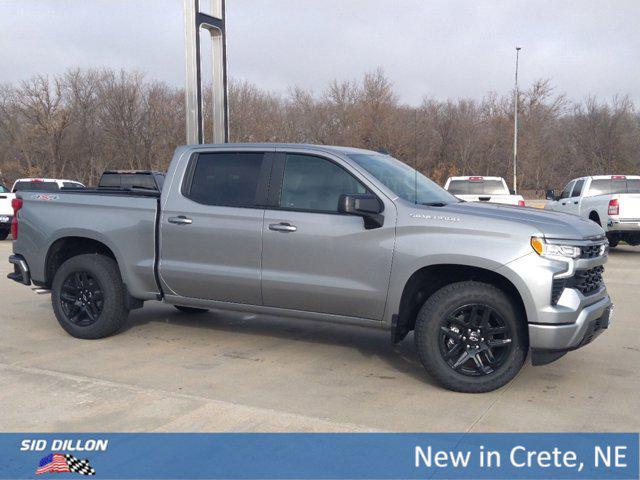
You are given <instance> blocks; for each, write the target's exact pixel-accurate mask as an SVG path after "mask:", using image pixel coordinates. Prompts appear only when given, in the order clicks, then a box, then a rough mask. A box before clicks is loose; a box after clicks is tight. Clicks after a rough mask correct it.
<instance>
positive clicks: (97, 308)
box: [59, 271, 104, 327]
mask: <svg viewBox="0 0 640 480" xmlns="http://www.w3.org/2000/svg"><path fill="white" fill-rule="evenodd" d="M59 298H60V305H61V307H62V311H63V313H64V315H65V316H66V317H67V320H69V321H70V322H71V323H74V324H75V325H78V326H80V327H88V326H89V325H93V324H94V323H95V322H96V321H98V319H99V318H100V315H101V314H102V309H103V307H104V293H103V291H102V287H101V286H100V282H98V280H97V279H96V278H94V277H93V276H92V275H91V274H90V273H88V272H85V271H79V272H77V271H76V272H72V273H70V274H69V275H68V276H67V277H66V278H65V279H64V281H63V282H62V288H61V289H60V294H59Z"/></svg>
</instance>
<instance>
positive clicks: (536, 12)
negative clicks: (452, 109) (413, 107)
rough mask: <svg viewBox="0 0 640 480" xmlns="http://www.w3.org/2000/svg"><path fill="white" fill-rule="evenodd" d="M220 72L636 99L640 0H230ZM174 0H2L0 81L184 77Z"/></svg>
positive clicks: (422, 91)
mask: <svg viewBox="0 0 640 480" xmlns="http://www.w3.org/2000/svg"><path fill="white" fill-rule="evenodd" d="M227 30H228V36H227V45H228V65H229V75H230V76H232V77H235V78H239V79H246V80H248V81H251V82H253V83H255V84H257V85H258V86H260V87H262V88H265V89H269V90H272V91H276V92H285V91H286V88H287V87H288V86H291V85H299V86H302V87H307V88H312V89H314V90H315V91H316V92H318V91H320V90H322V89H323V88H324V86H325V85H326V84H327V83H328V82H329V81H331V80H332V79H334V78H338V79H359V78H360V77H361V76H362V74H363V73H364V72H367V71H371V70H374V69H376V68H377V67H382V68H383V69H384V70H385V72H386V73H387V75H388V76H389V77H390V78H391V80H392V81H393V83H394V84H395V87H396V90H397V92H398V93H399V95H400V98H401V100H402V101H404V102H407V103H417V102H419V101H420V100H421V99H422V98H423V97H424V96H429V97H433V98H436V99H446V98H461V97H465V98H481V97H482V96H484V95H485V94H486V93H487V92H489V91H496V92H498V93H507V92H508V91H509V89H510V88H512V85H513V71H514V59H515V51H514V47H515V45H521V46H522V48H523V49H522V52H521V56H520V78H521V85H522V88H526V87H527V86H528V85H530V84H531V82H532V81H534V80H535V79H538V78H550V79H551V80H552V82H553V84H554V85H555V86H556V87H557V91H558V92H565V93H567V94H568V96H569V97H570V98H572V99H582V98H584V97H585V96H586V95H587V94H595V95H597V96H599V97H601V98H611V97H612V96H613V95H615V94H629V95H630V96H631V98H632V99H633V100H634V102H635V103H636V105H640V0H629V1H623V0H615V1H611V0H598V1H588V0H575V1H559V0H555V1H509V0H505V1H488V0H467V1H452V0H438V1H436V0H227ZM183 35H184V33H183V17H182V0H0V82H13V81H17V80H21V79H25V78H28V77H29V76H31V75H35V74H50V75H51V74H56V73H60V72H63V71H64V70H66V69H67V68H69V67H75V66H79V67H103V66H108V67H112V68H116V69H120V68H125V69H138V70H141V71H143V72H145V73H146V74H147V77H148V78H157V79H161V80H165V81H167V82H169V83H171V84H174V85H177V86H183V83H184V37H183Z"/></svg>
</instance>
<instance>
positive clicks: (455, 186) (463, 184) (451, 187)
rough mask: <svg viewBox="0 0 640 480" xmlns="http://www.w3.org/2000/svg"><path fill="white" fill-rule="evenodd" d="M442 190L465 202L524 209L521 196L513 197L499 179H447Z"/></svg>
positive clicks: (502, 179)
mask: <svg viewBox="0 0 640 480" xmlns="http://www.w3.org/2000/svg"><path fill="white" fill-rule="evenodd" d="M444 189H445V190H447V191H448V192H449V193H452V194H453V195H455V196H456V197H458V198H459V199H460V200H464V201H465V202H491V203H504V204H507V205H518V206H520V207H524V198H522V195H513V194H512V193H511V192H510V191H509V187H507V182H505V181H504V178H501V177H477V176H476V177H449V178H448V179H447V182H446V183H445V184H444Z"/></svg>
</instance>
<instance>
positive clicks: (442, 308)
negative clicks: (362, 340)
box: [415, 281, 527, 393]
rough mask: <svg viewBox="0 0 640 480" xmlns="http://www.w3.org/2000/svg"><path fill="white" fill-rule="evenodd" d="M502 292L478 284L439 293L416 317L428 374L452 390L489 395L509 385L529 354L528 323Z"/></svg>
mask: <svg viewBox="0 0 640 480" xmlns="http://www.w3.org/2000/svg"><path fill="white" fill-rule="evenodd" d="M517 311H518V310H517V309H516V308H514V306H513V303H512V302H511V300H510V299H509V297H508V296H507V295H506V294H505V293H504V292H503V291H502V290H500V289H498V288H496V287H494V286H493V285H489V284H486V283H480V282H476V281H467V282H459V283H453V284H450V285H447V286H445V287H443V288H441V289H440V290H438V291H437V292H436V293H434V294H433V295H432V296H431V297H429V299H428V300H427V301H426V302H425V304H424V305H423V306H422V308H421V309H420V312H419V313H418V317H417V319H416V326H415V341H416V347H417V349H418V353H419V355H420V360H421V361H422V364H423V365H424V367H425V369H426V370H427V372H428V373H429V374H430V375H431V376H432V377H434V378H435V379H436V380H437V381H438V382H440V383H441V384H442V385H443V386H445V387H446V388H448V389H450V390H455V391H458V392H466V393H481V392H489V391H492V390H495V389H497V388H500V387H502V386H503V385H505V384H506V383H508V382H509V381H510V380H511V379H512V378H513V377H515V376H516V374H517V373H518V372H519V371H520V369H521V368H522V365H523V363H524V361H525V358H526V356H527V334H526V322H524V321H523V319H522V318H520V317H519V315H518V314H517Z"/></svg>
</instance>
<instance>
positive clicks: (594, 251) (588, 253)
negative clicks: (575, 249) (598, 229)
mask: <svg viewBox="0 0 640 480" xmlns="http://www.w3.org/2000/svg"><path fill="white" fill-rule="evenodd" d="M601 249H602V244H596V245H588V246H586V247H581V248H580V258H596V257H599V256H600V251H601Z"/></svg>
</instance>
